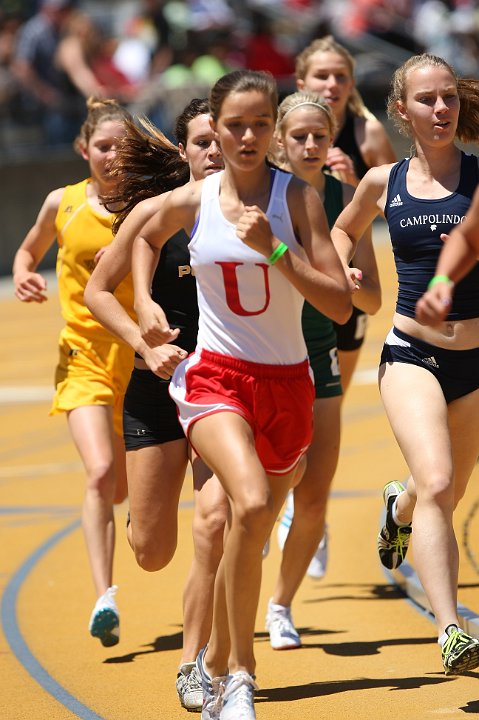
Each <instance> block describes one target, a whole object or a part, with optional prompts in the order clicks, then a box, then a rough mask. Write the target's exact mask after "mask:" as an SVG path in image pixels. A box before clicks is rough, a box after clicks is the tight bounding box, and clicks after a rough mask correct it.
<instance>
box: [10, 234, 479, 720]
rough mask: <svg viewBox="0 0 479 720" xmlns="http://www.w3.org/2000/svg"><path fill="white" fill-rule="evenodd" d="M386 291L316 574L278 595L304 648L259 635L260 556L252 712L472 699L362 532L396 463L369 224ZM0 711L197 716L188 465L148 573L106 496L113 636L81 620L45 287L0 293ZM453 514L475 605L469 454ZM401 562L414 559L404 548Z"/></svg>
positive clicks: (411, 711) (274, 554) (269, 583)
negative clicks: (52, 411)
mask: <svg viewBox="0 0 479 720" xmlns="http://www.w3.org/2000/svg"><path fill="white" fill-rule="evenodd" d="M375 241H376V246H377V252H378V261H379V264H380V272H381V278H382V282H383V295H384V299H383V308H382V310H381V311H380V313H379V314H378V315H377V316H376V317H374V318H372V320H371V323H370V329H369V333H368V340H367V343H366V346H365V349H364V351H363V354H362V357H361V363H360V368H359V372H358V374H357V377H356V381H355V384H354V386H353V387H352V389H351V391H350V394H349V396H348V398H347V400H346V403H345V409H344V431H343V443H342V451H341V460H340V465H339V469H338V472H337V476H336V479H335V483H334V491H333V495H332V499H331V503H330V510H329V525H330V537H331V541H330V562H329V567H328V573H327V576H326V578H324V579H323V580H321V581H313V580H311V579H309V578H306V579H305V581H304V582H303V585H302V587H301V589H300V591H299V593H298V596H297V598H296V601H295V603H294V606H293V615H294V618H295V622H296V625H297V627H298V629H299V630H300V632H301V634H302V638H303V643H304V646H303V649H301V650H296V651H290V652H283V653H278V652H274V651H273V650H271V648H270V646H269V642H268V638H267V635H266V633H265V632H264V614H265V609H266V604H267V600H268V597H269V595H270V593H271V590H272V587H273V584H274V579H275V574H276V571H277V568H278V563H279V558H280V556H279V551H278V549H277V544H276V538H275V537H274V536H273V538H272V542H271V552H270V555H269V556H268V558H267V559H266V560H265V561H264V576H263V586H262V594H261V603H260V610H259V613H258V621H257V633H256V647H255V650H256V655H257V661H258V668H257V674H258V682H259V685H260V688H261V690H260V691H259V693H258V696H257V716H258V720H272V719H273V718H274V720H293V719H295V720H296V718H298V719H299V718H301V719H302V720H313V719H314V720H322V719H323V718H324V719H326V718H327V719H328V720H331V719H332V720H336V719H338V720H339V719H341V720H349V719H350V718H351V719H352V718H354V720H370V719H371V718H388V719H389V720H423V719H429V718H432V719H433V718H438V719H441V720H442V719H444V718H447V719H448V720H449V719H450V720H457V719H459V718H464V717H465V715H468V714H472V715H473V714H479V684H478V682H477V681H478V679H479V673H476V672H474V673H469V675H468V676H466V677H461V678H453V677H452V678H451V677H448V678H446V677H445V676H444V674H443V672H442V666H441V660H440V653H439V650H438V647H437V645H436V637H435V628H434V625H433V623H432V622H431V618H430V617H429V616H428V615H427V614H426V613H424V612H421V611H420V610H418V608H417V607H416V606H415V605H413V604H412V603H411V602H410V601H408V600H407V599H406V598H404V596H403V595H402V594H401V593H400V592H399V591H398V590H397V588H396V587H395V586H394V585H393V584H391V578H390V577H387V576H386V575H385V574H384V572H383V570H382V568H381V566H380V564H379V562H378V560H377V555H376V549H375V538H376V533H377V530H378V526H379V522H380V514H381V509H382V507H381V506H382V502H381V490H382V486H383V484H384V483H385V482H386V481H388V480H390V479H393V478H399V479H401V478H403V477H405V476H406V475H407V470H406V467H405V465H404V462H403V460H402V457H401V455H400V453H399V451H398V449H397V447H396V444H395V441H394V438H393V436H392V433H391V431H390V429H389V426H388V423H387V420H386V418H385V414H384V411H383V408H382V405H381V400H380V397H379V393H378V390H377V386H376V366H377V362H378V357H379V353H380V349H381V346H382V341H383V339H384V337H385V335H386V332H387V330H388V329H389V326H390V322H391V317H392V312H393V308H394V300H395V272H394V268H393V266H392V259H391V252H390V249H389V247H388V244H387V242H386V240H385V237H384V228H383V227H382V226H381V225H379V226H378V227H377V228H376V230H375ZM0 308H1V315H2V326H3V338H4V340H3V343H2V344H1V348H0V359H1V361H0V422H1V434H0V459H1V464H0V573H1V574H0V583H1V595H2V625H1V627H0V656H1V657H0V667H1V681H0V687H1V690H0V718H2V720H24V719H28V720H68V719H70V718H83V719H84V720H98V719H100V720H101V719H103V720H127V719H128V720H132V719H133V720H166V718H168V720H170V719H172V720H173V719H176V718H178V719H181V718H183V720H186V719H187V718H189V717H191V718H193V717H195V716H194V715H186V713H185V711H184V710H182V709H181V708H180V706H179V703H178V699H177V696H176V692H175V688H174V680H175V674H176V667H177V663H178V660H179V657H180V647H181V630H182V628H181V620H182V614H181V594H182V586H183V581H184V578H185V577H186V573H187V569H188V566H189V562H190V559H191V553H192V546H191V533H190V527H191V519H192V491H191V482H190V480H189V478H187V481H186V482H185V487H184V491H183V495H182V501H181V507H180V512H179V516H180V541H179V546H178V551H177V554H176V556H175V558H174V560H173V561H172V563H171V564H170V566H169V567H168V568H166V569H165V570H164V571H162V572H161V573H156V574H147V573H145V572H143V571H141V570H140V569H139V568H137V566H136V564H135V562H134V559H133V556H132V554H131V551H130V549H129V547H128V545H127V542H126V539H125V537H124V533H123V528H124V522H125V517H126V512H127V505H126V504H124V505H123V506H121V507H119V508H118V509H117V521H118V523H117V528H118V541H117V554H116V561H115V582H116V583H117V584H118V585H119V588H120V589H119V592H118V596H117V597H118V604H119V607H120V612H121V641H120V644H119V645H117V646H116V647H115V648H111V649H105V648H102V647H101V645H100V644H99V643H98V642H97V641H96V640H94V639H92V638H91V637H90V636H89V634H88V631H87V625H88V620H89V616H90V612H91V609H92V606H93V604H94V600H95V598H94V592H93V585H92V582H91V580H90V575H89V569H88V564H87V560H86V552H85V549H84V544H83V537H82V533H81V529H80V521H79V518H80V505H81V501H82V493H83V473H82V468H81V465H80V462H79V460H78V457H77V454H76V451H75V449H74V447H73V444H72V442H71V440H70V438H69V435H68V430H67V426H66V423H65V419H64V418H62V417H58V416H57V417H54V418H49V417H48V415H47V413H48V408H49V402H50V397H51V394H52V393H51V379H52V377H53V370H54V366H55V363H56V341H57V335H58V331H59V329H60V327H61V319H60V317H59V310H58V304H57V299H56V297H55V293H54V290H52V296H51V298H50V300H49V302H48V303H47V304H45V305H43V306H24V305H21V304H20V303H19V302H18V301H16V300H15V299H13V297H12V292H11V285H10V284H9V283H8V282H7V283H5V282H4V283H3V289H2V291H1V295H0ZM474 475H475V477H474V478H473V480H472V481H471V483H470V489H469V491H468V493H467V495H466V497H465V499H464V501H463V503H462V508H460V510H459V511H458V513H457V520H456V530H457V535H458V541H459V543H460V545H461V555H462V557H461V569H460V582H461V587H460V598H459V599H460V602H461V603H462V604H463V605H464V606H466V607H467V608H469V609H470V610H471V611H472V612H473V611H474V609H477V610H479V593H478V587H479V584H478V579H479V578H478V571H477V569H476V568H477V564H476V560H475V557H474V555H472V557H468V554H467V553H466V552H465V548H464V546H463V534H464V528H465V527H466V530H467V539H468V547H469V550H470V553H473V552H474V548H476V549H477V551H478V554H479V542H478V540H479V511H478V513H477V515H476V512H475V502H476V499H477V498H478V496H479V490H478V484H477V479H478V471H477V470H476V471H475V473H474ZM411 563H412V565H413V564H414V559H413V553H411Z"/></svg>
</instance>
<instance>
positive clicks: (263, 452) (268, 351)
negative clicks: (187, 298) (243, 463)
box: [170, 170, 314, 474]
mask: <svg viewBox="0 0 479 720" xmlns="http://www.w3.org/2000/svg"><path fill="white" fill-rule="evenodd" d="M271 173H272V188H271V193H270V201H269V204H268V209H267V211H266V215H267V217H268V220H269V222H270V225H271V229H272V231H273V233H274V235H275V236H276V237H277V238H278V239H279V240H281V241H282V242H284V243H286V244H287V245H288V247H289V250H290V252H294V253H297V254H302V255H303V256H304V251H303V249H302V248H301V246H300V245H299V243H298V241H297V240H296V237H295V234H294V230H293V226H292V222H291V217H290V214H289V209H288V203H287V199H286V192H287V187H288V184H289V181H290V179H291V175H289V174H287V173H283V172H281V171H277V170H271ZM221 176H222V173H215V174H214V175H210V176H209V177H207V178H206V179H205V180H204V181H203V188H202V196H201V208H200V214H199V218H198V222H197V224H196V225H195V228H194V229H193V232H192V235H191V241H190V244H189V249H190V257H191V266H192V268H194V272H195V276H196V281H197V290H198V306H199V312H200V316H199V331H198V343H197V347H196V351H195V353H194V354H193V355H192V356H190V357H189V358H187V359H186V360H185V361H183V362H182V363H180V365H178V367H177V368H176V370H175V373H174V375H173V377H172V379H171V383H170V394H171V396H172V397H173V399H174V400H175V402H176V403H177V405H178V409H179V416H180V422H181V424H182V426H183V429H184V431H185V434H188V429H189V427H190V426H191V423H193V422H195V421H196V420H198V419H199V418H201V417H204V416H205V415H210V414H212V413H216V412H222V411H233V412H237V413H239V414H241V415H242V416H243V417H245V419H246V420H247V421H248V422H249V423H250V425H251V427H252V428H253V431H254V434H255V440H256V449H257V452H258V455H259V457H260V460H261V462H262V463H263V466H264V467H265V469H266V471H267V472H269V473H271V474H282V473H286V472H290V471H291V470H292V469H293V468H294V466H295V465H296V464H297V462H298V461H299V459H300V458H301V456H302V455H303V454H304V452H305V451H306V449H307V447H308V445H309V443H310V441H311V432H312V406H313V402H314V386H313V381H312V373H311V370H310V367H309V363H308V360H307V350H306V345H305V342H304V338H303V333H302V329H301V312H302V307H303V302H304V298H303V296H302V295H301V294H300V293H299V292H298V291H297V290H296V289H295V288H294V287H293V285H292V284H291V283H290V282H289V281H288V280H287V279H286V278H285V277H284V276H283V275H282V273H281V272H280V271H279V270H278V268H276V267H274V266H270V265H269V264H268V262H267V260H266V259H265V257H264V256H263V255H261V254H260V253H258V252H256V251H255V250H253V249H251V248H249V247H248V246H247V245H245V244H244V243H243V242H242V241H241V240H240V239H239V238H238V236H237V235H236V226H235V225H234V224H233V223H231V222H229V221H228V220H227V219H226V218H225V217H224V215H223V213H222V211H221V207H220V202H219V194H220V179H221Z"/></svg>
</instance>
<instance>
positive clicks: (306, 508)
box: [294, 493, 328, 526]
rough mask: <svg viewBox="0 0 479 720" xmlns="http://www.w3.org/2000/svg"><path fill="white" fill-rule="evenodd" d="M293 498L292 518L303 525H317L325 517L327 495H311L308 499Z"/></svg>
mask: <svg viewBox="0 0 479 720" xmlns="http://www.w3.org/2000/svg"><path fill="white" fill-rule="evenodd" d="M297 494H298V493H295V497H294V517H295V518H296V519H297V520H298V521H300V522H301V524H304V525H308V526H311V525H318V523H320V522H322V521H323V520H324V518H325V515H326V507H327V501H328V498H327V495H326V497H324V495H323V494H317V493H316V495H311V496H309V497H301V496H298V497H296V495H297Z"/></svg>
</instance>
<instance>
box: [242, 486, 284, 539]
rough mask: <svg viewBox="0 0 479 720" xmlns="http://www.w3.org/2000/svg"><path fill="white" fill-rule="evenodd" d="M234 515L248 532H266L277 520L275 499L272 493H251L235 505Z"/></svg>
mask: <svg viewBox="0 0 479 720" xmlns="http://www.w3.org/2000/svg"><path fill="white" fill-rule="evenodd" d="M233 517H236V520H237V522H238V523H239V524H240V526H241V527H242V529H243V531H244V532H245V533H248V534H257V533H258V532H259V533H260V534H264V530H265V528H268V529H269V528H270V525H272V524H273V523H274V521H275V519H276V518H275V516H273V499H272V497H271V495H270V493H260V494H257V495H255V494H249V495H247V496H244V497H242V498H241V499H240V500H239V501H237V502H236V503H235V504H234V506H233Z"/></svg>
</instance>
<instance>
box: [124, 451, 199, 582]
mask: <svg viewBox="0 0 479 720" xmlns="http://www.w3.org/2000/svg"><path fill="white" fill-rule="evenodd" d="M126 461H127V468H128V486H129V498H130V521H131V522H130V526H129V528H128V539H129V541H130V545H131V546H132V548H133V551H134V553H135V557H136V561H137V563H138V565H140V567H142V568H143V569H144V570H147V571H149V572H154V571H155V570H161V568H164V567H165V566H166V565H168V563H169V562H170V560H171V558H172V557H173V555H174V553H175V550H176V544H177V535H178V503H179V498H180V493H181V488H182V486H183V481H184V477H185V472H186V466H187V463H188V447H187V442H186V439H181V440H173V441H171V442H166V443H162V444H161V445H150V446H148V447H144V448H138V449H137V450H129V451H128V453H127V459H126Z"/></svg>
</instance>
